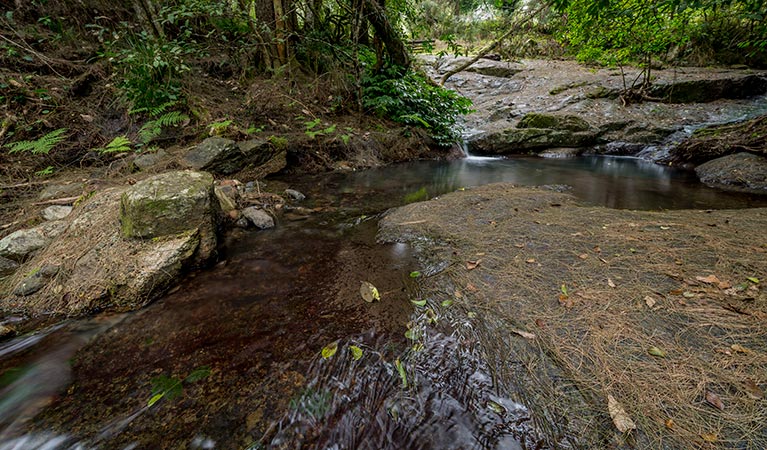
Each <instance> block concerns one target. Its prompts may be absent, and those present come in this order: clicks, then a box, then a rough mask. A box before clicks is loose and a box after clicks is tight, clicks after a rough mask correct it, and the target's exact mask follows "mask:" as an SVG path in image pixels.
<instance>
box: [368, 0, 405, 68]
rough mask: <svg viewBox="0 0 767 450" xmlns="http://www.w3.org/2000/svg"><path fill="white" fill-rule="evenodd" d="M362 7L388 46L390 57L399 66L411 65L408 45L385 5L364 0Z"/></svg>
mask: <svg viewBox="0 0 767 450" xmlns="http://www.w3.org/2000/svg"><path fill="white" fill-rule="evenodd" d="M362 7H363V10H364V12H365V16H366V18H367V20H368V22H370V25H372V27H373V30H375V32H376V35H377V36H378V38H379V39H381V42H383V45H384V47H386V53H387V54H388V55H389V59H391V61H392V62H393V63H394V64H396V65H398V66H401V67H405V68H407V67H410V55H409V54H408V52H407V47H406V46H405V43H404V42H403V41H402V39H400V37H399V34H398V33H397V31H396V30H395V29H394V27H392V26H391V22H389V18H388V17H386V11H384V9H383V7H381V5H379V4H378V3H377V2H376V0H364V1H363V3H362Z"/></svg>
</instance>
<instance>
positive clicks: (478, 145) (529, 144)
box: [470, 128, 597, 154]
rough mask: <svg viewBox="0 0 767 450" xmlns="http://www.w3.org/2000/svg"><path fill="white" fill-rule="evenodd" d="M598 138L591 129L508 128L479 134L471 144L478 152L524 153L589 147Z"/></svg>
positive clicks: (473, 149)
mask: <svg viewBox="0 0 767 450" xmlns="http://www.w3.org/2000/svg"><path fill="white" fill-rule="evenodd" d="M596 138H597V135H596V133H594V132H590V131H585V132H575V131H570V130H555V129H551V128H508V129H506V130H503V131H500V132H491V133H485V134H483V135H481V136H478V137H477V138H476V139H474V140H473V141H471V142H470V145H471V149H472V151H473V152H476V153H478V154H523V153H536V152H538V151H541V150H545V149H548V148H554V147H587V146H590V145H593V144H594V143H595V142H596Z"/></svg>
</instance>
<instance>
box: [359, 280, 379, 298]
mask: <svg viewBox="0 0 767 450" xmlns="http://www.w3.org/2000/svg"><path fill="white" fill-rule="evenodd" d="M360 295H361V296H362V299H363V300H365V301H366V302H368V303H372V302H373V301H374V300H378V301H380V300H381V294H379V293H378V289H377V288H376V287H375V286H373V285H372V284H371V283H369V282H367V281H362V282H361V283H360Z"/></svg>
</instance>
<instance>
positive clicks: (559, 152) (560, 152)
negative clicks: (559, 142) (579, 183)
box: [538, 147, 584, 159]
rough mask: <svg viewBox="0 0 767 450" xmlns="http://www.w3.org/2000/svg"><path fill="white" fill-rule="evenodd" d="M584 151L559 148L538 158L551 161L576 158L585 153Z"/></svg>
mask: <svg viewBox="0 0 767 450" xmlns="http://www.w3.org/2000/svg"><path fill="white" fill-rule="evenodd" d="M583 150H584V149H582V148H572V147H557V148H550V149H548V150H544V151H542V152H541V153H539V154H538V156H540V157H542V158H549V159H565V158H575V157H576V156H579V155H580V154H581V153H583Z"/></svg>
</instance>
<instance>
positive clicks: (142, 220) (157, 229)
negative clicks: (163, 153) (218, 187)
mask: <svg viewBox="0 0 767 450" xmlns="http://www.w3.org/2000/svg"><path fill="white" fill-rule="evenodd" d="M217 208H218V202H217V201H216V198H215V194H214V189H213V177H212V176H211V175H210V174H209V173H206V172H195V171H191V170H185V171H176V172H168V173H164V174H161V175H157V176H154V177H151V178H147V179H146V180H143V181H140V182H138V183H136V185H135V186H133V187H131V188H130V189H128V190H127V191H125V193H123V195H122V197H121V200H120V224H121V230H122V234H123V236H124V237H126V238H137V239H153V238H161V237H164V236H173V235H178V234H181V233H187V232H189V231H192V230H195V229H196V230H199V233H200V241H201V242H200V247H201V248H200V250H201V252H202V253H203V254H204V255H205V257H207V256H209V254H210V253H211V252H213V251H214V250H215V247H216V227H217V217H218V210H217Z"/></svg>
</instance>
